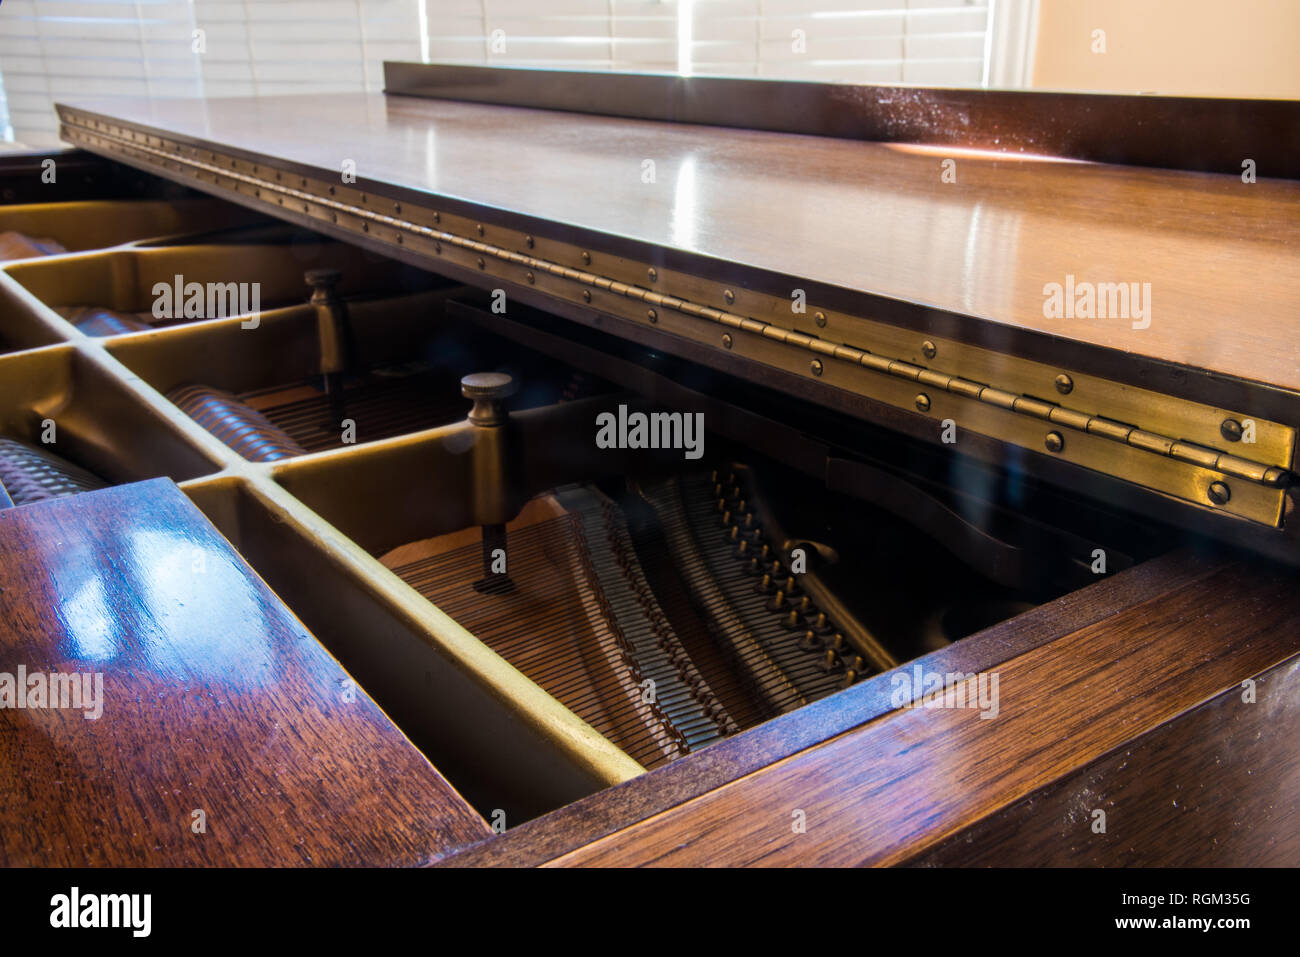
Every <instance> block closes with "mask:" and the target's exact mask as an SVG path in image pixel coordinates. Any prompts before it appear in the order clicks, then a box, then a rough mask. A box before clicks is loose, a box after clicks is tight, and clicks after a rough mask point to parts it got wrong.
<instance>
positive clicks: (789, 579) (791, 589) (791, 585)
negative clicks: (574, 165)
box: [785, 575, 800, 595]
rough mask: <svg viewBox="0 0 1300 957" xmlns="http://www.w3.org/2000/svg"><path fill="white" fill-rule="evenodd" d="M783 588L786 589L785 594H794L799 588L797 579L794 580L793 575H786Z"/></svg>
mask: <svg viewBox="0 0 1300 957" xmlns="http://www.w3.org/2000/svg"><path fill="white" fill-rule="evenodd" d="M785 590H786V594H789V595H793V594H795V593H796V592H798V591H799V590H800V589H799V583H798V582H797V581H795V580H794V576H793V575H788V576H786V579H785Z"/></svg>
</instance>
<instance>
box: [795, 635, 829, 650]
mask: <svg viewBox="0 0 1300 957" xmlns="http://www.w3.org/2000/svg"><path fill="white" fill-rule="evenodd" d="M824 647H826V643H825V642H823V641H822V637H821V635H819V634H817V632H815V631H805V632H804V633H803V637H802V638H800V639H799V650H800V651H821V650H822V649H823V648H824Z"/></svg>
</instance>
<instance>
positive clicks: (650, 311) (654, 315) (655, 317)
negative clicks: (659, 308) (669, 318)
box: [646, 309, 659, 322]
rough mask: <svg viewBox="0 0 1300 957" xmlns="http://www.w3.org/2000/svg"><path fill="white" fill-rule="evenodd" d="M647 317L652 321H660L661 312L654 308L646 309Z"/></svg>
mask: <svg viewBox="0 0 1300 957" xmlns="http://www.w3.org/2000/svg"><path fill="white" fill-rule="evenodd" d="M646 317H647V318H648V319H649V320H650V321H651V322H658V321H659V313H657V312H655V311H654V310H653V309H648V310H646Z"/></svg>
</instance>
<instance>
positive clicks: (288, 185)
mask: <svg viewBox="0 0 1300 957" xmlns="http://www.w3.org/2000/svg"><path fill="white" fill-rule="evenodd" d="M566 76H570V77H571V76H572V75H566ZM539 82H545V81H544V80H539ZM590 82H591V83H600V82H603V81H601V80H600V78H599V77H598V76H593V77H591V78H590ZM752 86H753V91H754V95H755V96H762V95H763V90H764V84H763V83H762V82H761V81H754V82H753V85H752ZM863 89H864V90H870V89H872V88H863ZM864 95H865V94H864ZM1105 99H1107V100H1110V101H1122V100H1125V99H1131V98H1123V97H1118V98H1117V97H1109V98H1105ZM873 108H875V109H877V110H885V109H887V104H884V105H882V104H880V103H877V104H875V106H874V107H873ZM58 110H59V113H60V116H61V119H62V122H63V127H62V132H63V137H64V138H65V139H66V140H68V141H69V142H71V143H74V144H76V145H79V146H82V147H84V148H86V149H89V150H92V151H95V152H99V153H104V154H106V155H110V156H112V157H114V158H116V159H119V160H121V161H123V162H126V163H129V164H132V165H136V166H140V167H142V168H146V169H149V170H151V171H153V172H156V173H158V174H159V175H162V176H166V177H169V178H172V179H176V180H179V181H181V182H185V183H187V184H189V185H192V186H195V187H197V188H199V189H203V190H206V191H208V192H213V193H217V194H219V195H225V196H228V197H230V198H233V199H236V200H238V201H240V202H243V203H245V204H246V205H250V206H254V207H256V208H259V209H262V210H264V211H267V212H270V213H271V214H273V215H277V216H280V217H281V218H283V219H288V220H292V221H297V222H301V223H304V224H307V225H310V226H311V227H312V228H315V229H319V230H321V231H323V232H326V233H333V234H336V235H345V236H346V237H347V238H349V239H351V240H352V241H356V242H361V243H362V244H365V245H369V246H372V247H377V248H381V249H383V250H384V251H385V252H386V253H388V254H390V255H394V256H397V257H399V258H403V259H407V260H408V261H415V262H418V263H421V264H423V265H427V266H429V267H430V268H434V269H437V270H438V271H440V272H444V273H446V274H448V275H451V276H453V277H455V278H460V279H464V280H465V281H469V282H473V283H476V284H478V285H481V286H486V287H488V288H497V287H499V288H505V289H507V291H508V292H509V294H510V296H511V297H512V299H519V300H521V301H524V302H527V303H529V304H532V305H538V306H541V307H543V308H550V309H554V310H556V311H559V312H561V313H562V314H564V315H567V316H569V317H570V318H578V319H579V321H588V320H589V318H590V316H592V315H597V314H602V315H605V316H613V317H616V318H617V319H619V320H622V322H620V323H614V324H613V325H612V326H609V325H608V322H607V320H606V322H607V327H610V328H613V329H615V330H632V329H633V327H636V328H635V330H633V331H634V332H636V333H637V334H653V335H656V336H660V337H662V338H663V341H664V342H665V348H667V349H668V350H669V351H673V350H674V349H675V348H676V346H675V344H680V343H681V342H683V341H687V342H690V343H692V344H694V345H695V346H697V347H699V348H701V349H706V350H708V351H709V352H710V353H713V354H716V355H717V356H718V359H717V362H718V364H719V365H720V366H721V364H722V363H724V362H734V361H736V360H737V359H742V360H744V361H747V362H750V363H753V364H755V365H756V367H758V368H760V369H762V370H778V371H779V372H780V373H781V374H783V375H784V376H786V377H787V379H788V378H789V377H791V376H794V377H798V378H799V379H801V380H803V386H804V387H806V390H807V393H808V394H810V395H813V396H814V397H821V396H822V395H825V394H828V392H827V390H829V391H830V392H834V391H837V390H838V391H839V392H846V391H847V392H849V393H856V394H857V395H859V396H864V397H866V398H867V399H869V400H870V402H871V403H878V404H882V405H883V406H886V407H889V409H890V410H892V412H893V413H894V414H895V416H896V415H897V413H898V412H899V411H902V412H904V413H906V416H907V417H908V421H909V422H910V423H911V428H912V430H913V431H918V430H920V431H921V432H924V433H925V434H928V433H929V432H933V433H934V434H933V436H931V439H932V440H933V441H938V440H939V429H940V426H941V424H942V423H944V422H945V421H947V420H949V419H951V420H953V421H956V422H957V423H958V424H959V426H960V427H963V428H970V429H972V430H974V431H976V432H978V433H980V434H982V435H988V436H991V437H993V438H995V439H998V440H1000V441H1003V442H1008V443H1012V444H1015V445H1018V446H1021V447H1022V448H1024V449H1028V450H1030V451H1031V452H1033V453H1034V454H1035V455H1037V456H1045V457H1048V458H1056V459H1063V460H1065V461H1068V462H1072V463H1074V464H1077V465H1081V466H1083V467H1085V468H1090V469H1093V470H1096V471H1101V472H1104V473H1106V474H1109V475H1112V476H1115V477H1119V478H1121V479H1123V480H1125V481H1129V482H1133V483H1136V484H1139V485H1142V486H1143V487H1145V488H1150V489H1154V490H1156V491H1158V492H1160V493H1162V494H1165V495H1169V496H1173V497H1175V498H1177V499H1179V500H1181V501H1184V502H1187V503H1192V504H1195V505H1197V506H1200V507H1202V508H1208V509H1214V510H1221V511H1225V512H1228V513H1229V514H1231V515H1234V516H1236V517H1240V518H1245V519H1248V520H1250V521H1253V522H1258V523H1262V524H1265V525H1269V526H1272V527H1275V528H1276V527H1277V526H1278V525H1280V524H1281V523H1282V518H1283V511H1284V508H1285V507H1286V501H1285V495H1284V493H1283V489H1284V488H1285V486H1286V485H1288V484H1289V480H1290V475H1289V469H1290V468H1291V467H1292V465H1293V456H1294V450H1295V428H1296V426H1297V425H1300V339H1298V338H1297V337H1296V336H1294V335H1293V334H1292V332H1291V323H1292V319H1293V317H1294V314H1295V308H1294V305H1293V301H1292V294H1293V290H1294V289H1295V288H1297V287H1300V183H1297V182H1294V181H1290V180H1281V179H1270V178H1268V177H1267V176H1266V175H1263V174H1267V173H1268V172H1269V170H1268V169H1267V168H1263V169H1259V170H1258V171H1257V172H1258V173H1259V174H1261V178H1259V179H1258V181H1255V182H1246V181H1245V180H1246V179H1250V178H1251V177H1243V176H1238V175H1228V174H1213V173H1200V172H1187V171H1176V170H1163V169H1153V168H1137V167H1129V166H1117V165H1107V164H1101V163H1093V162H1080V161H1075V160H1071V159H1068V158H1064V157H1062V156H1059V155H1058V156H1034V155H1030V154H1027V153H1017V154H1014V155H1008V154H1005V153H996V152H988V151H977V150H969V149H961V148H958V147H956V146H953V145H952V144H948V145H934V144H919V143H916V144H907V143H883V142H864V141H860V140H850V139H838V138H833V137H828V136H808V135H798V134H792V133H788V132H773V131H761V130H747V129H734V128H723V127H715V126H704V125H686V124H680V123H672V122H664V121H660V120H645V119H636V118H627V117H613V116H600V115H590V114H586V113H576V112H563V111H557V110H542V109H528V108H519V107H512V106H506V105H499V104H493V103H467V102H456V101H452V100H441V99H426V98H416V97H412V96H392V95H387V96H386V95H380V94H342V95H336V94H313V95H296V96H274V97H259V98H230V99H202V100H197V101H196V100H165V99H143V98H123V99H114V100H106V101H97V102H94V101H85V102H81V101H79V102H76V103H71V104H60V105H59V107H58ZM936 121H942V122H945V123H947V122H953V121H960V116H956V117H954V116H942V117H938V116H937V117H936ZM1210 132H1211V131H1206V132H1205V135H1207V136H1208V135H1210ZM1123 134H1124V131H1123V130H1119V131H1117V132H1116V134H1115V135H1116V136H1122V135H1123ZM1020 141H1021V142H1022V143H1023V137H1021V140H1020ZM859 405H861V403H859ZM871 408H872V409H874V408H875V406H874V405H872V406H871ZM858 414H862V415H865V416H866V417H868V418H873V417H876V418H879V417H878V416H875V415H874V413H873V412H872V411H871V410H870V409H868V410H867V411H859V412H858ZM917 416H920V417H921V420H920V421H919V424H918V422H917V421H915V420H916V417H917ZM890 421H891V424H893V420H890ZM1225 490H1226V494H1225Z"/></svg>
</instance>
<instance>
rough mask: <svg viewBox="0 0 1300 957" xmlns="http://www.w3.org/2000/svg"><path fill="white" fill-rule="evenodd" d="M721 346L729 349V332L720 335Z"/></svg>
mask: <svg viewBox="0 0 1300 957" xmlns="http://www.w3.org/2000/svg"><path fill="white" fill-rule="evenodd" d="M722 347H723V348H724V349H730V348H731V334H730V333H727V334H725V335H724V336H723V337H722Z"/></svg>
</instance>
